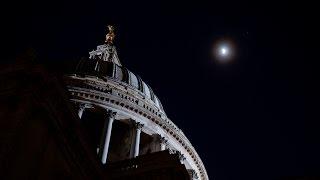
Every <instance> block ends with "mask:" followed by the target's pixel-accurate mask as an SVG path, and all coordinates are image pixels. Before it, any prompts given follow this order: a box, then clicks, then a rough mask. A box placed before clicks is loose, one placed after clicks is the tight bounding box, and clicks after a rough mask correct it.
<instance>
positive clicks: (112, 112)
mask: <svg viewBox="0 0 320 180" xmlns="http://www.w3.org/2000/svg"><path fill="white" fill-rule="evenodd" d="M107 115H108V116H109V117H110V118H112V119H114V117H115V116H116V115H117V112H114V111H112V110H109V109H108V110H107Z"/></svg>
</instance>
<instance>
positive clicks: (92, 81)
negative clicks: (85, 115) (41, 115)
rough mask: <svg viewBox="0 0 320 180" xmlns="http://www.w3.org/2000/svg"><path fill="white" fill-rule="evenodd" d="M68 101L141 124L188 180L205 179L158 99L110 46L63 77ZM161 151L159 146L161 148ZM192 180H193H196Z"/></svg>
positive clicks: (194, 155) (190, 148)
mask: <svg viewBox="0 0 320 180" xmlns="http://www.w3.org/2000/svg"><path fill="white" fill-rule="evenodd" d="M65 82H66V84H67V88H68V91H69V92H70V94H71V101H73V102H75V103H77V104H86V106H88V107H97V106H98V107H101V108H103V109H106V110H112V111H113V112H116V114H117V115H116V116H117V117H116V119H121V118H122V119H131V120H134V121H135V122H137V123H141V124H143V125H144V126H143V128H142V129H141V131H142V132H146V133H148V134H155V135H159V136H160V137H161V138H162V139H165V141H162V142H165V145H164V146H165V147H166V149H168V150H169V151H170V152H171V153H175V154H177V155H178V156H179V157H181V158H180V159H181V162H182V163H183V164H185V166H186V168H187V169H188V171H190V172H192V173H191V174H192V177H193V178H194V177H197V178H198V177H199V178H200V179H204V180H206V179H208V175H207V172H206V169H205V167H204V165H203V163H202V161H201V159H200V157H199V155H198V154H197V152H196V150H195V149H194V147H193V146H192V144H191V143H190V141H189V140H188V139H187V137H186V136H185V135H184V133H183V132H182V131H181V130H180V129H179V128H178V127H177V126H176V125H175V124H174V123H173V122H172V121H171V120H170V119H169V118H168V117H167V115H166V114H165V111H164V109H163V107H162V105H161V102H160V100H159V99H158V97H157V96H156V95H155V94H154V93H153V91H152V89H151V88H150V86H148V85H147V84H146V83H145V82H144V81H143V80H142V79H141V78H140V77H139V76H138V75H136V74H134V73H132V72H131V71H129V70H128V69H127V68H125V67H123V66H122V65H121V63H120V61H119V59H118V56H117V54H116V51H115V47H114V46H113V45H108V44H107V45H101V46H98V48H97V50H95V51H92V52H90V57H89V59H84V60H82V61H81V62H80V63H79V65H78V67H77V70H76V74H73V75H69V76H66V77H65ZM162 148H163V146H162ZM197 178H196V179H197ZM194 179H195V178H194Z"/></svg>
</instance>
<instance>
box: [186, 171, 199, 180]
mask: <svg viewBox="0 0 320 180" xmlns="http://www.w3.org/2000/svg"><path fill="white" fill-rule="evenodd" d="M187 171H188V173H189V175H190V177H191V178H192V179H198V178H199V176H198V174H197V173H196V171H195V170H194V169H188V170H187Z"/></svg>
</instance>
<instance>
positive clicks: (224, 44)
mask: <svg viewBox="0 0 320 180" xmlns="http://www.w3.org/2000/svg"><path fill="white" fill-rule="evenodd" d="M213 55H214V57H215V59H216V60H217V61H218V62H219V63H227V62H230V61H231V60H232V59H233V57H234V48H233V46H232V43H231V41H226V40H224V41H219V42H217V43H215V45H214V47H213Z"/></svg>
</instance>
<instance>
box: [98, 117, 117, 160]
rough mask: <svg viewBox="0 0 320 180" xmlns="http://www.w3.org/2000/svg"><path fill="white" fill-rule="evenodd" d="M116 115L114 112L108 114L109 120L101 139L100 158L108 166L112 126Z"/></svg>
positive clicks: (107, 119) (106, 122)
mask: <svg viewBox="0 0 320 180" xmlns="http://www.w3.org/2000/svg"><path fill="white" fill-rule="evenodd" d="M115 115H116V113H115V112H112V111H108V112H107V118H106V120H105V123H104V127H103V132H102V133H103V135H102V138H101V143H100V149H101V150H100V149H99V157H101V162H102V164H106V162H107V157H108V151H109V145H110V138H111V131H112V124H113V121H114V117H115Z"/></svg>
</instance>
